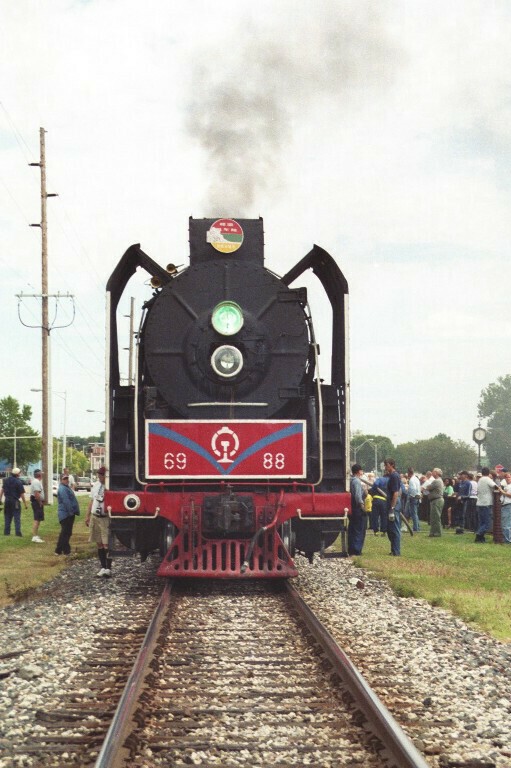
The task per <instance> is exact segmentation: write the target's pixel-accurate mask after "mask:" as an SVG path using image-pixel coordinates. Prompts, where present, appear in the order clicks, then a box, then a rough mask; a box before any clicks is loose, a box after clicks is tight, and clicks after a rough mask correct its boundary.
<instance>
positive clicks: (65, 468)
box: [62, 467, 76, 491]
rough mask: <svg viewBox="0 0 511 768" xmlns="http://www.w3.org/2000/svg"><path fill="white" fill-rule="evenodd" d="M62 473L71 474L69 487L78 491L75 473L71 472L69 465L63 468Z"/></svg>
mask: <svg viewBox="0 0 511 768" xmlns="http://www.w3.org/2000/svg"><path fill="white" fill-rule="evenodd" d="M62 474H63V475H69V487H70V488H71V490H72V491H76V481H75V478H74V475H72V474H71V472H70V471H69V469H68V467H63V468H62Z"/></svg>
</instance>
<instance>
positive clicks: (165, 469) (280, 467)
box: [106, 219, 349, 578]
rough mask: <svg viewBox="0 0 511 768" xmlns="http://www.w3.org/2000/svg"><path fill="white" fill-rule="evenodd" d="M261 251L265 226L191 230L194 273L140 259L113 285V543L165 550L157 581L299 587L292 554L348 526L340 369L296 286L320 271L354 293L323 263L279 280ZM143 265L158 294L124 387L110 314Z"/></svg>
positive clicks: (125, 263) (206, 222) (228, 222)
mask: <svg viewBox="0 0 511 768" xmlns="http://www.w3.org/2000/svg"><path fill="white" fill-rule="evenodd" d="M263 246H264V243H263V226H262V220H260V219H259V220H233V219H217V220H211V219H200V220H194V219H191V220H190V265H189V267H187V268H186V269H184V270H183V271H181V272H179V271H178V270H176V269H175V268H174V267H172V266H170V267H169V269H168V270H167V271H163V270H162V269H161V267H159V266H158V265H156V264H155V263H154V262H152V260H151V259H149V257H148V256H147V255H146V254H144V253H143V252H142V251H141V250H140V249H139V247H138V246H133V247H132V248H131V249H129V250H128V251H127V252H126V254H125V256H124V257H123V260H121V263H120V264H119V266H118V267H117V269H116V271H115V272H114V273H113V275H112V277H111V279H110V281H109V286H108V295H109V298H110V302H109V303H110V328H111V331H110V343H111V354H110V366H109V392H110V396H109V403H108V426H109V430H108V446H107V449H108V461H109V466H110V483H109V489H108V492H107V496H106V504H107V508H108V511H109V514H110V517H111V532H112V536H115V537H116V538H117V539H118V540H119V541H121V542H122V543H123V544H124V545H125V546H128V547H129V548H130V549H133V550H135V551H140V552H141V554H142V555H143V556H144V555H145V554H146V553H147V552H149V551H151V550H153V549H156V548H158V549H160V551H161V554H162V556H163V561H162V564H161V566H160V568H159V571H158V572H159V574H160V575H172V576H213V577H231V578H232V577H245V578H247V577H276V576H292V575H295V574H296V570H295V567H294V564H293V561H292V555H293V552H294V550H295V548H297V549H298V550H300V551H303V552H305V553H306V554H307V555H308V556H309V557H312V554H313V552H314V551H318V550H319V549H321V548H323V547H325V546H327V545H328V544H329V543H331V541H332V540H333V538H335V536H337V534H338V532H339V530H341V528H343V526H344V522H345V519H346V514H347V512H348V509H349V495H348V494H347V493H346V466H347V462H346V452H347V445H346V434H345V433H346V418H345V414H346V396H345V390H346V384H345V376H344V374H345V370H346V369H345V366H344V358H345V354H337V355H335V356H334V355H333V359H332V364H333V365H332V372H333V374H337V377H339V376H340V377H341V378H343V379H344V380H343V382H342V383H341V382H339V383H333V384H331V385H325V384H323V383H322V382H321V381H320V380H319V376H318V374H317V359H318V347H317V344H316V342H315V339H314V332H313V328H312V321H311V317H310V313H309V308H308V304H307V292H306V290H305V289H304V288H291V287H289V286H290V283H291V282H292V281H294V279H295V277H297V276H299V275H300V274H301V273H302V272H303V271H304V270H305V269H306V268H312V269H314V271H315V272H316V274H318V275H319V277H320V280H321V281H322V282H323V281H325V282H324V287H325V289H326V287H327V286H326V283H328V290H327V293H328V294H330V295H331V296H334V295H335V296H337V299H339V295H340V296H341V297H342V299H344V294H345V293H346V292H347V291H346V290H344V289H345V282H344V279H343V278H342V275H341V273H340V272H339V270H338V268H337V266H336V265H335V262H333V260H332V259H331V257H329V256H328V254H326V252H324V251H322V250H321V249H317V250H316V251H314V250H313V252H311V254H312V255H311V254H309V257H306V259H305V260H302V262H300V264H299V265H297V267H296V268H295V269H294V270H291V272H290V273H288V275H286V276H285V277H283V278H279V277H277V276H276V275H275V274H273V273H272V272H270V271H269V270H267V269H266V268H265V267H264V259H263V251H264V247H263ZM315 248H316V247H315ZM305 262H307V263H305ZM138 266H142V267H143V268H145V269H146V270H147V271H149V272H150V274H151V275H152V278H153V286H156V287H155V288H154V292H153V295H152V296H151V297H150V299H149V300H148V301H147V302H146V304H145V306H144V315H143V319H142V323H141V328H140V333H139V334H138V347H137V349H138V354H137V366H136V376H135V382H134V384H133V385H131V384H130V385H129V386H125V385H124V386H122V385H121V382H120V378H119V369H118V363H116V359H117V354H116V353H117V329H116V319H115V311H116V308H117V304H118V301H119V299H120V296H121V294H122V292H123V290H124V288H125V285H126V282H127V280H128V279H129V277H130V276H131V274H133V271H134V270H135V269H136V268H137V267H138ZM332 276H333V277H334V278H336V279H337V282H338V286H337V288H335V282H336V280H335V279H334V281H333V285H332V284H331V282H332V280H331V278H332ZM340 289H342V290H340ZM341 304H343V301H342V302H341ZM338 305H339V301H338V300H337V302H336V303H335V306H334V304H332V306H333V310H334V316H335V314H336V312H337V313H338V312H339V311H340V307H339V306H338ZM342 311H343V313H344V314H345V309H344V307H342ZM344 321H345V318H344V317H343V328H344V326H345V322H344ZM338 341H339V339H338V334H337V340H336V343H338ZM343 344H344V334H343ZM343 352H344V350H343ZM334 357H335V360H334ZM341 360H342V361H343V363H342V365H340V366H339V362H340V361H341ZM335 361H337V363H336V362H335ZM336 365H337V368H339V370H334V367H335V366H336Z"/></svg>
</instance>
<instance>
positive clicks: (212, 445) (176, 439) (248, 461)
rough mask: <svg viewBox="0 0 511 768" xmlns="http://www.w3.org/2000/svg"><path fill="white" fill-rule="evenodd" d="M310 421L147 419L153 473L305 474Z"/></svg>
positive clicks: (148, 467)
mask: <svg viewBox="0 0 511 768" xmlns="http://www.w3.org/2000/svg"><path fill="white" fill-rule="evenodd" d="M306 442H307V441H306V423H305V421H278V420H275V421H250V420H247V421H234V420H229V419H228V420H225V421H210V420H198V421H179V420H178V421H170V420H169V421H167V420H161V421H160V420H156V419H152V420H148V421H147V422H146V477H147V478H148V479H162V478H168V479H170V478H173V479H180V480H184V479H187V480H189V479H198V478H204V479H212V478H215V479H221V478H230V477H233V478H247V479H248V478H250V479H265V478H272V477H274V478H278V477H286V478H303V477H305V473H306V455H305V447H306Z"/></svg>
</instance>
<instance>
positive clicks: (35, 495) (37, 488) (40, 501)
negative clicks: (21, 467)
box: [30, 469, 44, 544]
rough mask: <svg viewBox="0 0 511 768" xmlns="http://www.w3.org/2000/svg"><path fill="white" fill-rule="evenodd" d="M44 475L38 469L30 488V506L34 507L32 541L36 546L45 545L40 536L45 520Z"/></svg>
mask: <svg viewBox="0 0 511 768" xmlns="http://www.w3.org/2000/svg"><path fill="white" fill-rule="evenodd" d="M42 474H43V473H42V471H41V470H40V469H36V470H35V472H34V479H33V480H32V485H31V486H30V504H31V505H32V512H33V513H34V523H33V525H32V541H33V542H34V543H35V544H44V541H43V539H41V537H40V536H39V526H40V524H41V523H42V522H43V520H44V488H43V484H42V482H41V479H42Z"/></svg>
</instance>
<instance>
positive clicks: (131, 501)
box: [123, 493, 140, 512]
mask: <svg viewBox="0 0 511 768" xmlns="http://www.w3.org/2000/svg"><path fill="white" fill-rule="evenodd" d="M123 504H124V509H125V510H127V511H128V512H136V511H137V509H140V497H139V496H137V495H136V494H135V493H129V494H128V495H127V496H125V497H124V500H123Z"/></svg>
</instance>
